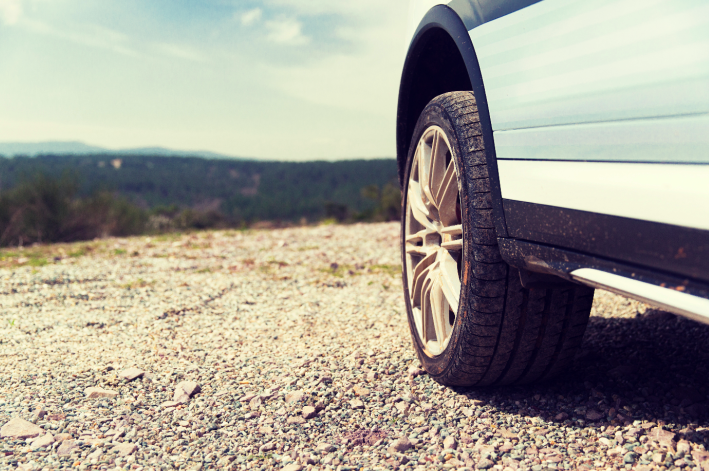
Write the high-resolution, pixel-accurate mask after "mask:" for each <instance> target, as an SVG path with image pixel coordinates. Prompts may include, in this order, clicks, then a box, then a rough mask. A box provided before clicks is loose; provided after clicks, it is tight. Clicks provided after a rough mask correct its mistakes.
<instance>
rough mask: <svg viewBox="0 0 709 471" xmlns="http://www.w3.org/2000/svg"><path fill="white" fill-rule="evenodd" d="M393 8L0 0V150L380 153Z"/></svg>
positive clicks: (340, 0) (335, 2) (394, 59)
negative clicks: (17, 146) (69, 147)
mask: <svg viewBox="0 0 709 471" xmlns="http://www.w3.org/2000/svg"><path fill="white" fill-rule="evenodd" d="M407 16H408V2H407V0H386V1H382V0H356V1H347V0H100V1H85V0H0V142H38V141H82V142H85V143H87V144H91V145H97V146H102V147H107V148H109V149H119V148H130V147H149V146H162V147H168V148H172V149H179V150H207V151H213V152H218V153H222V154H227V155H234V156H242V157H255V158H270V159H279V160H311V159H328V160H330V159H345V158H360V157H363V158H376V157H393V156H394V155H395V117H396V99H397V93H398V85H399V78H400V74H401V68H402V66H403V60H404V55H405V51H406V45H407V38H406V21H407Z"/></svg>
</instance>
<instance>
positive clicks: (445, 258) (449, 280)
mask: <svg viewBox="0 0 709 471" xmlns="http://www.w3.org/2000/svg"><path fill="white" fill-rule="evenodd" d="M437 261H438V264H437V265H438V269H439V270H440V273H441V278H440V280H441V290H442V292H443V295H444V296H445V297H446V299H447V300H448V303H449V304H450V306H451V308H452V309H453V312H458V300H459V299H460V288H461V284H460V277H459V276H458V263H457V262H456V261H455V259H454V258H453V257H452V256H451V254H450V253H448V252H447V251H441V252H439V255H438V260H437Z"/></svg>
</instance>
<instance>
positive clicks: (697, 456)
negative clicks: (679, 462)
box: [692, 450, 709, 463]
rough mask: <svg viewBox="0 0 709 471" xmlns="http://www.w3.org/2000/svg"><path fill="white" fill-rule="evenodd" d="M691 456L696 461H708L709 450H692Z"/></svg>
mask: <svg viewBox="0 0 709 471" xmlns="http://www.w3.org/2000/svg"><path fill="white" fill-rule="evenodd" d="M692 458H694V461H696V462H697V463H703V462H704V461H709V452H706V451H701V450H692Z"/></svg>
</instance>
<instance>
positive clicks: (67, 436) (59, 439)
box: [54, 433, 73, 442]
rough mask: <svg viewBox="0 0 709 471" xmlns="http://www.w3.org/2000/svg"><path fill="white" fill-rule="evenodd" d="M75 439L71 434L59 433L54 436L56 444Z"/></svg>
mask: <svg viewBox="0 0 709 471" xmlns="http://www.w3.org/2000/svg"><path fill="white" fill-rule="evenodd" d="M72 438H73V437H72V436H71V434H70V433H58V434H56V435H54V441H55V442H63V441H65V440H71V439H72Z"/></svg>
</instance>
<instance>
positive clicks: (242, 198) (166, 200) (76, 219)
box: [0, 154, 400, 245]
mask: <svg viewBox="0 0 709 471" xmlns="http://www.w3.org/2000/svg"><path fill="white" fill-rule="evenodd" d="M399 205H400V192H399V188H398V184H397V183H396V162H395V160H393V159H382V160H348V161H339V162H324V161H312V162H276V161H256V160H236V159H234V160H210V159H204V158H199V157H166V156H148V155H144V156H141V155H116V154H108V155H56V156H55V155H43V156H38V157H13V158H3V157H0V245H14V244H16V243H18V242H19V243H22V241H23V240H24V242H25V243H30V242H36V241H53V240H76V239H86V238H92V237H97V236H101V235H127V234H129V233H142V232H149V231H165V230H173V229H186V228H207V227H242V226H247V225H250V224H253V223H255V222H258V221H276V222H278V221H280V222H302V221H304V220H305V221H308V222H313V221H318V220H322V219H324V218H333V219H337V220H338V221H365V220H392V219H397V218H398V217H399ZM21 239H22V240H21Z"/></svg>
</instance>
